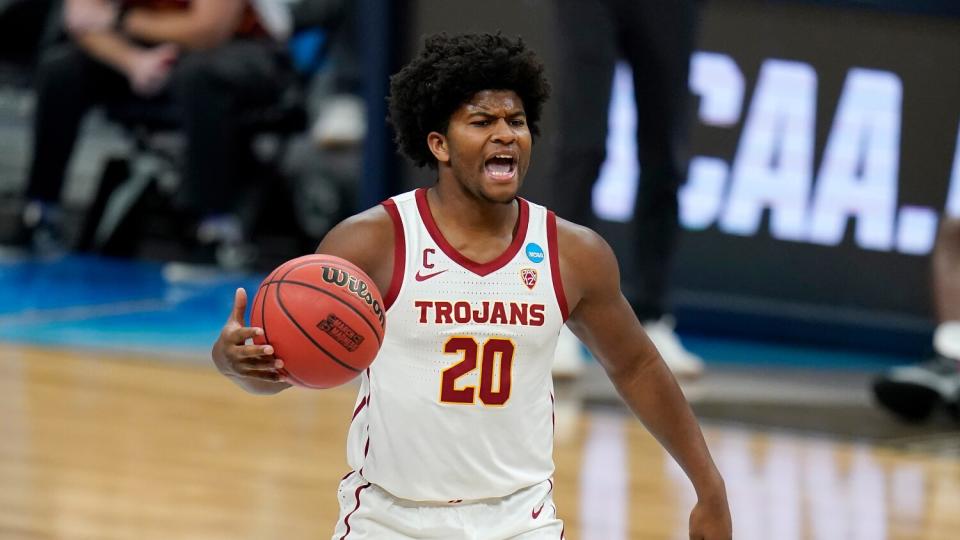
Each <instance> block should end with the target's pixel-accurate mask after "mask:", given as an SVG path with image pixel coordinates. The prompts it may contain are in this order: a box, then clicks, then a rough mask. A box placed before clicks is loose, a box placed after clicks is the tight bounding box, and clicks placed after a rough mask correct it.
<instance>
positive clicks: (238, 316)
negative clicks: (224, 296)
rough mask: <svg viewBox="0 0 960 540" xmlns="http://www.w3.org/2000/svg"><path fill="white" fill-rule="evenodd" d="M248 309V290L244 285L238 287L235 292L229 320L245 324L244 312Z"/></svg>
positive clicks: (241, 324)
mask: <svg viewBox="0 0 960 540" xmlns="http://www.w3.org/2000/svg"><path fill="white" fill-rule="evenodd" d="M246 311H247V291H246V290H245V289H244V288H243V287H238V288H237V291H236V292H235V293H233V311H231V312H230V318H229V319H228V320H227V322H236V323H239V324H240V326H244V320H243V314H244V313H246Z"/></svg>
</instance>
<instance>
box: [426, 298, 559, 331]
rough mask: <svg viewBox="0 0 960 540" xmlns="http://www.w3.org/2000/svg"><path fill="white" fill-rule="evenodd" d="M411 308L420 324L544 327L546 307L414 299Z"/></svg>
mask: <svg viewBox="0 0 960 540" xmlns="http://www.w3.org/2000/svg"><path fill="white" fill-rule="evenodd" d="M413 305H414V306H415V307H416V308H417V309H418V310H420V318H419V322H420V323H421V324H454V323H457V324H467V323H476V324H512V325H521V326H543V322H544V309H545V306H544V305H543V304H528V303H526V302H501V301H499V300H494V301H492V302H491V301H486V300H484V301H483V302H480V305H478V306H473V305H471V304H470V302H466V301H460V302H444V301H434V300H416V301H414V302H413Z"/></svg>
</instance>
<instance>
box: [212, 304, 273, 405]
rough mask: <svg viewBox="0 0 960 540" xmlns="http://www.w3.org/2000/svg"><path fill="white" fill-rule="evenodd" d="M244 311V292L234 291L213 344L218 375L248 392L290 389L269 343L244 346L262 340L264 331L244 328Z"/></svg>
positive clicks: (245, 307)
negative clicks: (228, 314) (231, 307)
mask: <svg viewBox="0 0 960 540" xmlns="http://www.w3.org/2000/svg"><path fill="white" fill-rule="evenodd" d="M246 309H247V292H246V291H245V290H243V289H242V288H241V289H237V292H236V293H235V294H234V297H233V310H232V311H231V312H230V316H229V317H228V318H227V322H226V324H224V325H223V329H222V330H221V331H220V337H219V338H217V341H216V342H215V343H214V344H213V351H212V353H211V355H212V357H213V363H214V365H215V366H216V367H217V370H219V371H220V373H223V374H224V375H226V376H227V377H230V378H231V379H233V380H234V381H235V382H236V383H237V384H239V385H240V386H242V387H244V388H246V389H247V390H249V391H251V392H256V393H267V394H269V393H275V392H278V391H280V390H282V389H284V388H286V387H287V386H289V385H288V384H286V383H285V381H284V380H283V373H282V371H281V370H282V368H283V360H281V359H280V358H277V357H276V356H275V354H274V349H273V346H272V345H270V344H268V343H260V344H249V345H248V344H247V341H248V340H252V339H254V338H255V337H257V336H262V335H263V329H262V328H255V327H249V326H247V325H246V323H245V320H244V316H243V314H244V312H245V311H246Z"/></svg>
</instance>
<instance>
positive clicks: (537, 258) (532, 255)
mask: <svg viewBox="0 0 960 540" xmlns="http://www.w3.org/2000/svg"><path fill="white" fill-rule="evenodd" d="M525 251H526V252H527V258H528V259H530V261H531V262H535V263H538V262H543V248H542V247H540V246H539V245H538V244H534V243H533V242H530V243H529V244H527V247H526V248H525Z"/></svg>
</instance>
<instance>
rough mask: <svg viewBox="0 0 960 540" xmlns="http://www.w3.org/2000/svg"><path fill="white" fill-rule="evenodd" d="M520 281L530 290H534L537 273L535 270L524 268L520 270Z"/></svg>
mask: <svg viewBox="0 0 960 540" xmlns="http://www.w3.org/2000/svg"><path fill="white" fill-rule="evenodd" d="M520 279H522V280H523V284H524V285H526V286H527V288H528V289H533V286H534V285H536V284H537V271H536V270H534V269H533V268H524V269H522V270H520Z"/></svg>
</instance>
